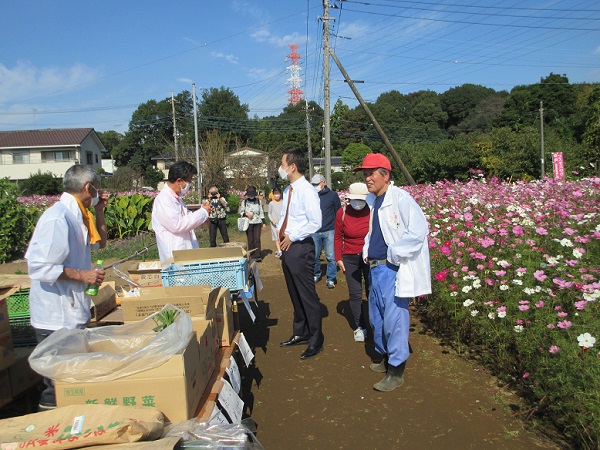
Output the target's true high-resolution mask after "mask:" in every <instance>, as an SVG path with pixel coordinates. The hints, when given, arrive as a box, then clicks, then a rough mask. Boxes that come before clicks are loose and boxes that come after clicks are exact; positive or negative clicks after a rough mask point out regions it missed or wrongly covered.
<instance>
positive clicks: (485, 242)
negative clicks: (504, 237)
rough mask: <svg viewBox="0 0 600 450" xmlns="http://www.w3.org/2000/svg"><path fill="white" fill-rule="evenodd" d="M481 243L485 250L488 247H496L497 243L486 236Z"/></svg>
mask: <svg viewBox="0 0 600 450" xmlns="http://www.w3.org/2000/svg"><path fill="white" fill-rule="evenodd" d="M479 243H480V244H481V246H482V247H483V248H488V247H491V246H492V245H494V244H495V243H496V241H494V240H493V239H491V238H489V237H487V236H486V237H484V238H483V239H481V241H480V242H479Z"/></svg>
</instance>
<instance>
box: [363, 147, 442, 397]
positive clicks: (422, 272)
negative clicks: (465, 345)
mask: <svg viewBox="0 0 600 450" xmlns="http://www.w3.org/2000/svg"><path fill="white" fill-rule="evenodd" d="M358 170H362V171H363V177H364V180H365V183H366V185H367V189H368V190H369V195H368V196H367V205H369V208H370V209H371V219H370V225H369V233H368V234H367V236H366V237H365V245H364V248H363V258H364V259H365V262H368V264H369V266H370V275H371V290H370V292H369V320H370V322H371V327H372V328H373V340H374V342H375V350H376V351H377V352H378V353H380V354H381V355H382V356H381V361H380V362H378V363H373V364H371V366H370V368H371V370H372V371H374V372H381V373H385V374H386V375H385V376H384V378H383V379H382V380H381V381H379V382H378V383H375V385H373V389H375V390H377V391H384V392H385V391H391V390H393V389H396V388H397V387H398V386H400V385H402V383H404V368H405V366H406V360H407V359H408V356H409V354H410V350H409V345H408V334H409V329H410V316H409V312H408V303H409V301H410V299H411V298H412V297H417V296H419V295H425V294H430V293H431V268H430V261H429V246H428V243H427V235H428V234H429V226H428V224H427V219H426V218H425V215H424V214H423V211H422V210H421V208H420V207H419V205H418V204H417V202H415V200H414V199H413V198H412V197H411V196H410V195H409V194H408V193H407V192H406V191H404V190H403V189H400V188H399V187H396V186H394V185H393V184H392V183H391V181H390V172H391V170H392V166H391V164H390V160H389V159H388V158H386V157H385V156H384V155H382V154H380V153H373V154H369V155H367V156H365V158H364V160H363V163H362V165H361V166H360V167H357V168H355V169H354V171H355V172H356V171H358ZM386 360H387V361H386Z"/></svg>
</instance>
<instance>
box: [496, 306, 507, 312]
mask: <svg viewBox="0 0 600 450" xmlns="http://www.w3.org/2000/svg"><path fill="white" fill-rule="evenodd" d="M496 311H497V312H506V306H501V307H499V308H498V309H496Z"/></svg>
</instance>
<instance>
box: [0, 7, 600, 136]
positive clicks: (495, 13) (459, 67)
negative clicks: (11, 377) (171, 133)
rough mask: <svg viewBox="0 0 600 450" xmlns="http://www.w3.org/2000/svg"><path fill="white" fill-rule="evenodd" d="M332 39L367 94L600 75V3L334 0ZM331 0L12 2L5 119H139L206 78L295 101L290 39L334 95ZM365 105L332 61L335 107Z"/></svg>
mask: <svg viewBox="0 0 600 450" xmlns="http://www.w3.org/2000/svg"><path fill="white" fill-rule="evenodd" d="M330 5H331V6H335V7H336V8H332V9H330V17H332V18H333V19H335V20H332V21H330V23H331V45H332V47H333V49H334V51H335V52H336V54H337V56H338V58H339V59H340V60H341V62H342V64H343V65H344V66H345V68H346V70H347V71H348V73H349V75H350V77H351V78H352V79H354V80H362V81H364V84H359V85H357V86H358V88H359V90H360V92H361V95H362V96H363V98H364V99H365V100H367V101H375V100H376V99H377V96H378V95H379V94H381V93H382V92H386V91H389V90H392V89H396V90H398V91H400V92H402V93H404V94H408V93H410V92H415V91H418V90H433V91H436V92H444V91H446V90H448V89H450V88H452V87H454V86H459V85H462V84H464V83H474V84H480V85H483V86H487V87H490V88H493V89H496V90H510V89H511V88H512V87H514V86H515V85H520V84H533V83H536V82H539V81H540V79H541V78H543V77H546V76H547V75H548V74H550V73H551V72H553V73H559V74H565V75H567V77H568V78H569V81H570V82H571V83H578V82H600V1H579V0H562V1H560V0H559V1H545V0H495V1H490V0H482V1H477V2H475V1H472V0H442V1H420V0H417V1H400V0H368V1H365V2H361V1H351V0H347V1H343V2H342V1H333V0H332V1H331V2H330ZM322 16H323V6H322V1H321V0H222V1H219V2H216V1H208V0H204V1H200V0H195V1H194V0H180V1H175V2H167V1H157V0H146V1H144V2H141V1H122V0H120V1H114V0H104V1H83V0H52V1H42V0H37V1H34V0H3V1H2V13H1V14H0V130H15V129H41V128H72V127H93V128H95V129H96V131H107V130H116V131H119V132H124V131H126V130H127V128H128V123H129V120H130V119H131V115H132V113H133V112H134V111H135V109H136V108H137V107H138V105H139V104H141V103H144V102H146V101H148V100H151V99H154V100H157V101H160V100H163V99H165V98H167V97H170V96H171V91H174V92H175V93H176V94H177V93H178V92H181V91H183V90H185V89H187V90H189V91H191V89H192V87H191V86H192V83H195V84H196V87H197V90H198V96H200V89H201V88H209V87H220V86H225V87H229V88H231V89H232V90H233V91H234V92H235V93H236V94H237V95H238V96H239V97H240V100H241V101H242V102H243V103H247V104H248V105H249V107H250V114H251V116H254V115H258V116H259V117H262V116H266V115H277V114H279V113H280V112H281V110H282V109H283V108H284V107H285V106H286V105H287V103H288V100H287V99H288V94H287V91H288V89H289V88H290V87H289V86H288V85H286V80H287V79H288V78H289V76H290V74H289V72H286V68H287V67H288V66H289V64H290V62H289V61H288V60H286V55H287V54H288V53H289V52H290V49H289V47H288V45H289V44H297V45H298V46H299V50H298V52H299V53H300V54H301V55H302V56H303V58H302V59H301V60H300V65H301V67H302V69H303V70H302V71H301V76H302V78H303V83H302V86H301V89H302V90H303V91H304V93H305V97H306V98H307V99H308V100H314V101H316V102H318V103H319V104H321V105H323V88H322V87H323V56H322V44H323V28H322V21H320V20H319V18H320V17H322ZM340 98H341V99H342V101H344V102H345V103H346V104H348V105H350V106H355V105H356V100H355V99H354V97H353V95H352V92H351V91H350V89H349V88H348V86H347V85H346V84H345V83H344V82H343V77H342V76H341V74H340V72H339V70H338V69H337V67H336V66H335V64H334V63H333V61H332V62H331V105H332V107H333V105H334V104H335V102H336V101H337V100H338V99H340Z"/></svg>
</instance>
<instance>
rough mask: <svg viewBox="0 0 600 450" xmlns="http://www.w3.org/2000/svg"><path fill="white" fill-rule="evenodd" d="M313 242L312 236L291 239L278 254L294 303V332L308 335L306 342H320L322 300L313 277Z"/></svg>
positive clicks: (315, 343) (316, 343)
mask: <svg viewBox="0 0 600 450" xmlns="http://www.w3.org/2000/svg"><path fill="white" fill-rule="evenodd" d="M314 264H315V243H314V241H313V240H312V238H311V237H308V238H306V239H304V240H302V241H298V242H293V243H292V245H291V246H290V248H289V249H288V250H287V251H284V252H283V254H282V256H281V268H282V270H283V275H284V277H285V283H286V285H287V288H288V292H289V294H290V299H291V300H292V305H293V307H294V324H293V334H294V336H302V337H308V338H309V339H310V340H309V343H308V345H312V346H315V347H316V346H320V345H323V341H324V337H323V331H322V322H323V320H322V319H323V318H322V312H321V300H320V299H319V296H318V295H317V291H316V288H315V282H314V279H313V269H314Z"/></svg>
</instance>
